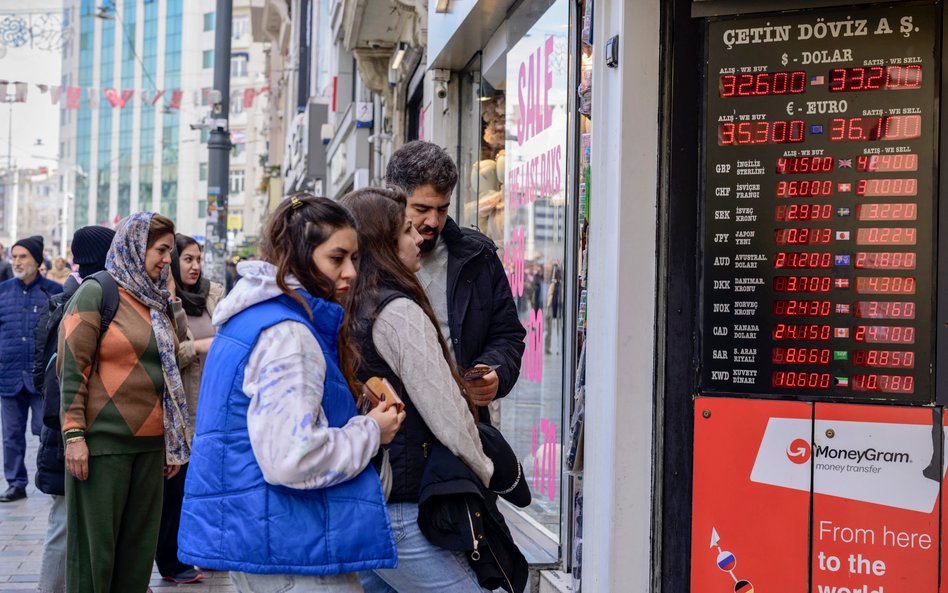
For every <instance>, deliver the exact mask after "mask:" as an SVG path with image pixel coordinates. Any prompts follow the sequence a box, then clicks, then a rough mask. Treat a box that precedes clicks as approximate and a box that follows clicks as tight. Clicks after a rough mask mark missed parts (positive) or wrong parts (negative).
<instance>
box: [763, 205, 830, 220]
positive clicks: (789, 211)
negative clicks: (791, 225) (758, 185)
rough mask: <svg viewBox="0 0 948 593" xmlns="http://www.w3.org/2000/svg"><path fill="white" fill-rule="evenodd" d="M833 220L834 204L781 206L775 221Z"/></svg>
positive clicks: (777, 209) (775, 215)
mask: <svg viewBox="0 0 948 593" xmlns="http://www.w3.org/2000/svg"><path fill="white" fill-rule="evenodd" d="M832 218H833V205H832V204H780V205H779V206H777V208H776V209H775V210H774V220H776V221H777V222H790V221H795V220H830V219H832Z"/></svg>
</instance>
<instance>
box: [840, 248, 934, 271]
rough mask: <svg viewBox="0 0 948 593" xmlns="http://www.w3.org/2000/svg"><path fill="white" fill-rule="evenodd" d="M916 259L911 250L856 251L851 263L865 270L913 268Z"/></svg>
mask: <svg viewBox="0 0 948 593" xmlns="http://www.w3.org/2000/svg"><path fill="white" fill-rule="evenodd" d="M917 259H918V257H917V256H916V255H915V252H913V251H873V252H866V251H857V252H856V259H855V262H854V264H853V265H855V267H856V268H857V269H865V270H914V269H915V265H916V261H917Z"/></svg>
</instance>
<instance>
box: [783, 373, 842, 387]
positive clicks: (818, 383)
mask: <svg viewBox="0 0 948 593" xmlns="http://www.w3.org/2000/svg"><path fill="white" fill-rule="evenodd" d="M771 385H772V386H773V387H790V388H793V387H795V388H798V389H799V388H808V389H828V388H829V386H830V375H829V373H807V372H804V371H774V374H773V376H772V380H771Z"/></svg>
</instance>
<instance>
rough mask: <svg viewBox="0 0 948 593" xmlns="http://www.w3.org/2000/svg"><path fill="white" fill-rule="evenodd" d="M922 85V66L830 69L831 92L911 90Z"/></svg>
mask: <svg viewBox="0 0 948 593" xmlns="http://www.w3.org/2000/svg"><path fill="white" fill-rule="evenodd" d="M921 86H922V66H921V65H920V64H910V65H907V66H864V67H860V66H856V67H854V68H834V69H833V70H830V81H829V90H830V91H831V92H835V93H839V92H854V91H879V90H883V91H895V90H911V89H917V88H921Z"/></svg>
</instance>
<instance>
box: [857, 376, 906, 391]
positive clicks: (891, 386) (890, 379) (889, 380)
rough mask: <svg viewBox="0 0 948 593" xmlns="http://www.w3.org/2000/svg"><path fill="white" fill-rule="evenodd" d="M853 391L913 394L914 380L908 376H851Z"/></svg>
mask: <svg viewBox="0 0 948 593" xmlns="http://www.w3.org/2000/svg"><path fill="white" fill-rule="evenodd" d="M852 389H853V391H870V392H878V393H914V392H915V378H914V377H912V376H909V375H906V376H902V375H853V382H852Z"/></svg>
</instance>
